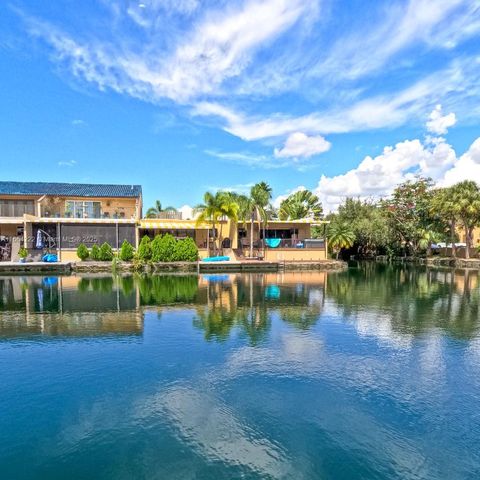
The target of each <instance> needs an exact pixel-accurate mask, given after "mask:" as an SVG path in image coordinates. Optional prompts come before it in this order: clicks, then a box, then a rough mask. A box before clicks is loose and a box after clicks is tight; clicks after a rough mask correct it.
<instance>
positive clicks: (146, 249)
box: [137, 235, 152, 262]
mask: <svg viewBox="0 0 480 480" xmlns="http://www.w3.org/2000/svg"><path fill="white" fill-rule="evenodd" d="M151 243H152V242H151V240H150V237H149V236H148V235H145V236H143V237H142V240H141V241H140V245H139V246H138V251H137V256H138V259H139V260H140V261H141V262H148V261H149V260H150V259H151V258H152V245H151Z"/></svg>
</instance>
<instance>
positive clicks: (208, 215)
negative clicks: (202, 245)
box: [194, 192, 238, 255]
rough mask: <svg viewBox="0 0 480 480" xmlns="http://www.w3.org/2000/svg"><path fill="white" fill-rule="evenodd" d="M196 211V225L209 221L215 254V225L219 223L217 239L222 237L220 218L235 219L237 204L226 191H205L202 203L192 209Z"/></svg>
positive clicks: (216, 250) (216, 249) (216, 251)
mask: <svg viewBox="0 0 480 480" xmlns="http://www.w3.org/2000/svg"><path fill="white" fill-rule="evenodd" d="M194 211H195V213H198V217H197V225H199V224H200V223H203V222H207V223H210V224H211V225H212V231H213V247H214V253H215V255H216V254H217V253H218V248H219V247H220V245H219V246H218V248H217V231H216V227H217V225H220V235H219V237H218V238H219V241H220V239H221V238H222V231H221V228H222V223H221V219H222V218H224V217H226V218H229V219H230V220H233V221H237V214H238V205H237V203H236V202H235V200H234V199H233V197H232V195H231V194H230V193H228V192H216V193H215V194H212V193H210V192H205V195H204V196H203V203H201V204H199V205H197V206H196V207H195V209H194Z"/></svg>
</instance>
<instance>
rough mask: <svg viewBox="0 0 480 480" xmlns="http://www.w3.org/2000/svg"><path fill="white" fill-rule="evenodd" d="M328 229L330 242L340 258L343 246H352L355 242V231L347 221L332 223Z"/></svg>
mask: <svg viewBox="0 0 480 480" xmlns="http://www.w3.org/2000/svg"><path fill="white" fill-rule="evenodd" d="M328 230H329V231H328V242H329V244H330V245H331V247H332V248H333V250H334V251H336V257H337V260H338V257H339V255H340V251H341V250H342V248H350V247H352V246H353V244H354V243H355V233H354V232H353V230H352V227H351V226H350V225H349V224H348V223H345V222H336V223H332V224H331V225H330V228H329V229H328Z"/></svg>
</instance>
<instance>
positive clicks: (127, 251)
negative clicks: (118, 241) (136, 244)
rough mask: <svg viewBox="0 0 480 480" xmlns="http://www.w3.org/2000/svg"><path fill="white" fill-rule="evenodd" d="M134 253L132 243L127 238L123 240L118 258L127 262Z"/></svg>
mask: <svg viewBox="0 0 480 480" xmlns="http://www.w3.org/2000/svg"><path fill="white" fill-rule="evenodd" d="M134 254H135V249H134V248H133V245H132V244H131V243H130V242H128V241H127V240H124V241H123V243H122V246H121V248H120V255H119V256H120V260H123V261H124V262H129V261H130V260H132V258H133V256H134Z"/></svg>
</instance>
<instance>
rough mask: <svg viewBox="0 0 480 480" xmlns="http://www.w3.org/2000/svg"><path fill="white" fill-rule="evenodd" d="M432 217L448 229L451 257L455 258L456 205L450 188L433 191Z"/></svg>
mask: <svg viewBox="0 0 480 480" xmlns="http://www.w3.org/2000/svg"><path fill="white" fill-rule="evenodd" d="M430 209H431V212H432V215H437V216H438V217H439V218H441V219H442V221H443V222H445V223H446V225H447V226H448V228H449V229H450V243H451V245H452V256H453V257H456V256H457V253H456V252H457V249H456V246H455V242H456V241H457V231H456V230H457V218H456V205H455V200H454V196H453V191H452V188H451V187H450V188H440V189H437V190H435V192H434V194H433V197H432V201H431V204H430Z"/></svg>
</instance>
